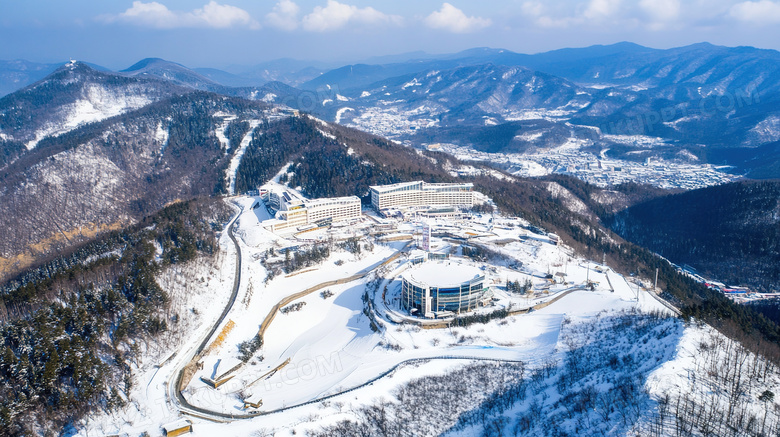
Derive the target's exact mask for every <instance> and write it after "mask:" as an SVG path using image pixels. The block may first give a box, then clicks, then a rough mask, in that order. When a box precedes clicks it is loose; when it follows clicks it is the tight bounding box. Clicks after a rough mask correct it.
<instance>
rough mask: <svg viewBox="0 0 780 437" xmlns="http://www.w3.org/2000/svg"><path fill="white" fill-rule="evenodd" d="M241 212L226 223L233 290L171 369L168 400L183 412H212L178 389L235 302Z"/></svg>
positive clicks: (239, 268)
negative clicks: (233, 260)
mask: <svg viewBox="0 0 780 437" xmlns="http://www.w3.org/2000/svg"><path fill="white" fill-rule="evenodd" d="M243 213H244V209H243V208H241V210H240V211H239V212H238V214H236V216H235V217H234V218H233V220H232V221H231V222H230V224H229V225H228V237H230V240H231V241H233V245H234V246H235V247H236V271H235V276H234V279H233V290H232V292H231V294H230V299H229V300H228V303H227V305H225V309H224V310H222V314H220V316H219V318H218V319H217V321H216V322H214V325H213V326H212V327H211V329H210V330H209V332H208V333H207V334H206V336H205V337H203V340H202V341H201V343H200V344H199V345H198V347H197V348H196V349H195V350H194V351H192V352H191V353H190V354H188V356H187V358H186V359H184V360H182V361H181V363H182V364H183V365H182V367H181V368H180V369H176V368H174V371H173V376H174V378H173V380H172V381H168V400H169V401H170V402H171V403H172V404H173V406H174V407H175V408H177V409H178V410H180V411H181V412H185V413H186V412H194V413H196V414H197V413H200V414H205V415H211V414H214V412H212V411H210V410H207V409H204V408H200V407H197V406H195V405H192V404H190V403H189V402H188V401H187V399H186V398H185V397H184V396H183V395H182V394H181V390H180V389H179V387H181V381H182V378H183V377H184V371H185V370H186V369H187V367H188V366H189V365H190V364H191V363H192V362H193V361H194V360H195V358H196V357H197V356H198V355H200V353H201V352H203V349H205V347H206V345H207V344H208V341H209V339H211V336H212V335H214V332H216V330H217V328H219V325H221V324H222V322H223V321H224V320H225V317H227V315H228V313H229V312H230V310H231V309H233V304H234V303H235V302H236V296H237V295H238V287H239V285H240V284H241V259H242V258H241V247H240V246H239V245H238V240H236V237H235V235H233V228H234V227H235V225H236V222H238V219H239V217H241V214H243ZM228 417H229V416H228Z"/></svg>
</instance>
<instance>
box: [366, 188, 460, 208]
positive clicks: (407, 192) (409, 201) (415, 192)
mask: <svg viewBox="0 0 780 437" xmlns="http://www.w3.org/2000/svg"><path fill="white" fill-rule="evenodd" d="M370 191H371V205H372V206H373V207H374V208H376V209H377V210H380V211H381V210H383V209H386V208H405V207H410V206H433V205H452V206H467V207H472V206H474V184H472V183H471V182H467V183H460V184H429V183H427V182H423V181H415V182H401V183H398V184H392V185H374V186H372V187H370Z"/></svg>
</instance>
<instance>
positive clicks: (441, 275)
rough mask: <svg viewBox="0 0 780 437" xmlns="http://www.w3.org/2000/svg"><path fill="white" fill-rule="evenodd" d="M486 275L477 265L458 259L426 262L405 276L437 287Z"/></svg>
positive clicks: (410, 270)
mask: <svg viewBox="0 0 780 437" xmlns="http://www.w3.org/2000/svg"><path fill="white" fill-rule="evenodd" d="M482 275H484V273H483V272H482V270H480V269H479V268H477V267H474V266H470V265H466V264H461V263H459V262H456V261H441V262H431V261H429V262H425V263H422V264H420V265H418V266H416V267H413V268H411V269H409V270H407V271H406V272H405V273H404V274H403V277H404V278H406V279H408V280H410V281H413V282H418V283H424V284H427V285H433V286H436V287H440V288H441V287H454V286H458V285H460V284H462V283H464V282H467V281H470V280H472V279H474V278H478V277H480V276H482Z"/></svg>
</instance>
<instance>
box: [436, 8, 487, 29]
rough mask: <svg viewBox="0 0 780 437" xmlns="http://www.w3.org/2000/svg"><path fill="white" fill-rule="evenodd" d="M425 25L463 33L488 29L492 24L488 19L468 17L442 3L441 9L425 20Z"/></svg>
mask: <svg viewBox="0 0 780 437" xmlns="http://www.w3.org/2000/svg"><path fill="white" fill-rule="evenodd" d="M425 24H427V25H428V27H430V28H433V29H442V30H447V31H450V32H455V33H465V32H471V31H474V30H479V29H483V28H485V27H488V26H490V25H491V24H492V22H491V21H490V19H489V18H482V17H474V16H471V17H469V16H467V15H466V14H465V13H463V11H461V10H460V9H458V8H456V7H455V6H452V5H451V4H449V3H443V4H442V5H441V9H439V10H438V11H434V12H433V13H431V15H428V17H426V18H425Z"/></svg>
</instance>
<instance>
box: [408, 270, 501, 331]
mask: <svg viewBox="0 0 780 437" xmlns="http://www.w3.org/2000/svg"><path fill="white" fill-rule="evenodd" d="M401 279H402V281H403V285H402V289H401V307H403V308H404V309H406V310H407V311H409V312H410V313H411V314H415V315H418V316H422V317H427V318H441V317H449V316H452V315H453V314H460V313H463V312H466V311H471V310H474V309H476V308H477V307H479V306H485V305H486V304H487V303H489V302H490V299H491V298H492V297H493V293H492V292H491V291H490V288H489V287H488V285H487V284H488V281H487V277H486V275H485V273H484V272H483V271H482V270H480V269H479V268H477V267H474V266H470V265H466V264H461V263H459V262H457V261H439V262H435V261H429V262H423V263H421V264H418V265H416V266H414V267H412V268H410V269H409V270H407V271H406V272H404V273H403V275H401Z"/></svg>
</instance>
